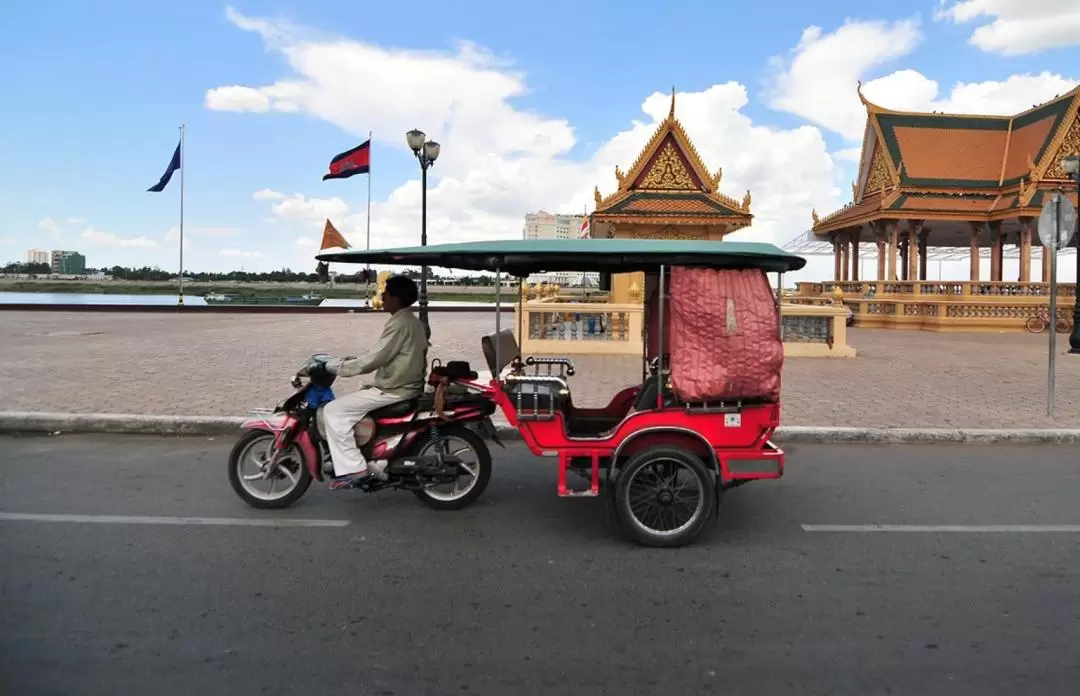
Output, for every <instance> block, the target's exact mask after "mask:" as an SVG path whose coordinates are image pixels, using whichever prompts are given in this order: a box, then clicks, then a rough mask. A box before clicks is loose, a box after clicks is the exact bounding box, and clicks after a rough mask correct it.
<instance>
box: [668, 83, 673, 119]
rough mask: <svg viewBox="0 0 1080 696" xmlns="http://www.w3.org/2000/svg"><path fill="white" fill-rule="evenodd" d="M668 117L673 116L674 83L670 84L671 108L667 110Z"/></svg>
mask: <svg viewBox="0 0 1080 696" xmlns="http://www.w3.org/2000/svg"><path fill="white" fill-rule="evenodd" d="M667 117H668V118H671V119H673V118H675V85H672V86H671V110H670V111H668V115H667Z"/></svg>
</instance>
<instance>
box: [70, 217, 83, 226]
mask: <svg viewBox="0 0 1080 696" xmlns="http://www.w3.org/2000/svg"><path fill="white" fill-rule="evenodd" d="M67 221H68V224H69V225H81V224H83V223H84V222H86V218H80V217H70V218H68V219H67Z"/></svg>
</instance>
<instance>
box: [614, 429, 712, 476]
mask: <svg viewBox="0 0 1080 696" xmlns="http://www.w3.org/2000/svg"><path fill="white" fill-rule="evenodd" d="M660 445H663V446H667V447H682V448H684V449H687V450H689V451H691V452H693V453H695V454H697V455H698V456H702V458H703V459H705V460H706V461H707V463H708V464H709V465H710V467H711V468H712V471H714V472H715V473H716V474H717V475H718V476H719V475H720V461H719V460H718V459H717V458H716V450H715V449H713V446H712V445H711V444H709V441H708V440H706V439H705V438H704V437H703V436H702V435H701V434H699V433H696V432H694V431H693V430H689V429H687V428H679V427H673V426H669V425H658V426H654V427H651V428H644V429H642V430H639V431H638V432H636V433H634V434H633V435H630V436H629V437H627V438H626V439H625V440H623V441H622V442H621V443H619V446H618V447H616V448H615V451H614V452H613V453H612V455H611V461H610V462H609V463H608V472H607V473H608V476H609V477H610V476H611V473H612V470H613V469H615V468H616V462H618V461H619V458H620V457H630V456H633V455H634V454H636V453H637V452H640V451H641V450H643V449H645V448H646V447H653V446H660Z"/></svg>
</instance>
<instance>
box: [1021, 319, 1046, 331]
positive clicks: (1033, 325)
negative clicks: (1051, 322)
mask: <svg viewBox="0 0 1080 696" xmlns="http://www.w3.org/2000/svg"><path fill="white" fill-rule="evenodd" d="M1025 326H1027V330H1028V331H1030V332H1031V333H1033V334H1038V333H1042V332H1043V331H1046V320H1045V319H1043V318H1042V317H1030V318H1028V320H1027V323H1025Z"/></svg>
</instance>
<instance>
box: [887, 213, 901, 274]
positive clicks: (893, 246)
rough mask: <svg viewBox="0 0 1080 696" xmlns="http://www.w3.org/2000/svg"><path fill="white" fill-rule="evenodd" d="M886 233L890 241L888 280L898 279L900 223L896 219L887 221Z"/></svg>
mask: <svg viewBox="0 0 1080 696" xmlns="http://www.w3.org/2000/svg"><path fill="white" fill-rule="evenodd" d="M885 233H886V236H887V237H888V241H889V258H888V263H889V268H888V270H887V273H888V277H887V280H893V281H895V280H898V278H897V276H896V254H897V251H898V247H899V246H900V225H899V223H897V222H896V220H889V221H887V222H886V223H885Z"/></svg>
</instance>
